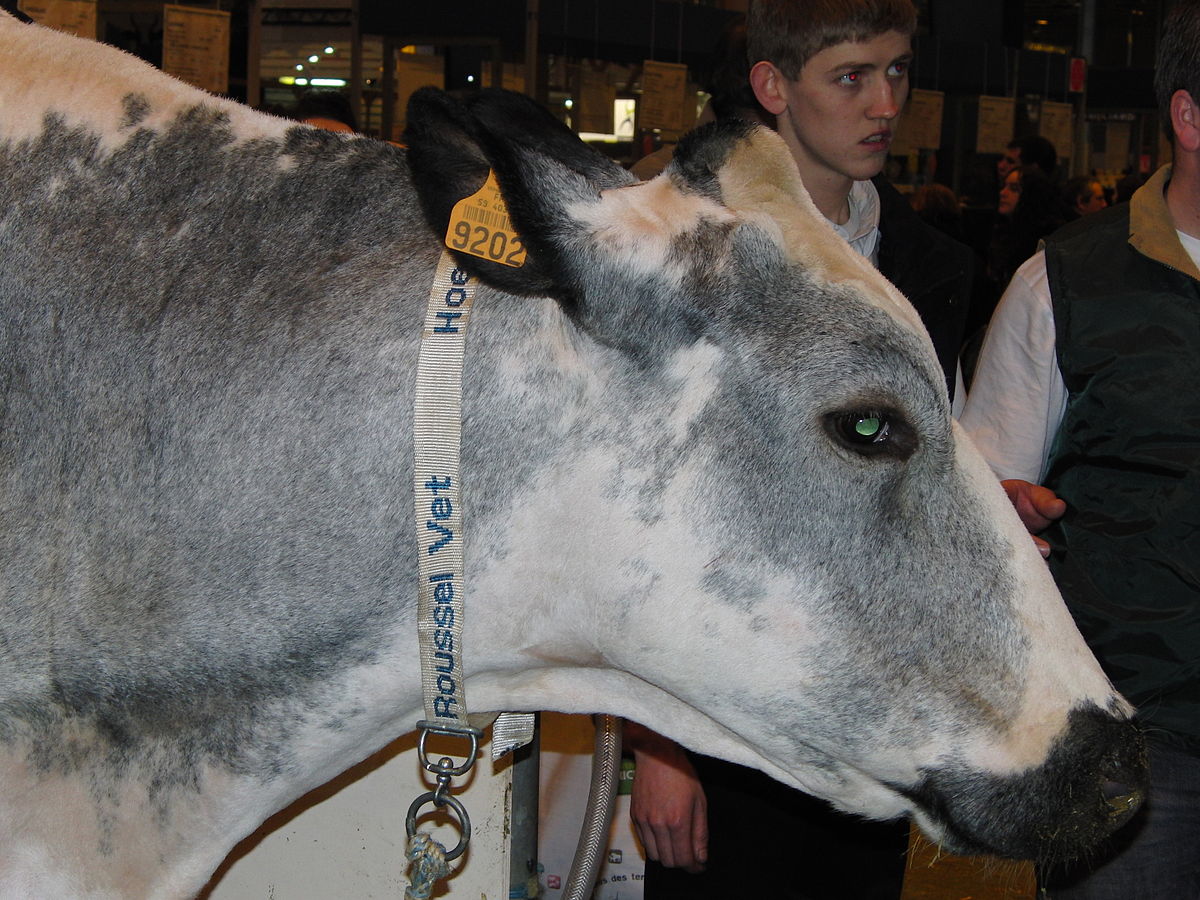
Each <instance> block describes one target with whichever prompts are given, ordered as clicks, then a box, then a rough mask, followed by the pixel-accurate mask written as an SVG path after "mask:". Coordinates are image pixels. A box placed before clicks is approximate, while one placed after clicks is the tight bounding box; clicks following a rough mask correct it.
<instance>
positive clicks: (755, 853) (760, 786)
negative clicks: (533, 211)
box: [626, 0, 971, 900]
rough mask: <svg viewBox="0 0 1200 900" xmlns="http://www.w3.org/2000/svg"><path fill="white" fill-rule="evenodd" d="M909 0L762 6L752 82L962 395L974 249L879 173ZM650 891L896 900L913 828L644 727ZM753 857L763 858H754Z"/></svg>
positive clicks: (634, 809)
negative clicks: (926, 218) (841, 805)
mask: <svg viewBox="0 0 1200 900" xmlns="http://www.w3.org/2000/svg"><path fill="white" fill-rule="evenodd" d="M915 30H916V11H915V9H914V7H913V6H912V3H911V0H754V2H752V3H751V5H750V10H749V14H748V21H747V47H748V53H749V59H748V62H751V63H753V65H751V66H750V68H749V81H750V85H751V87H752V88H753V91H754V94H755V96H756V98H757V99H758V102H759V104H760V105H761V106H762V107H763V108H764V109H765V110H766V111H767V112H768V113H770V114H771V115H773V116H774V117H775V120H776V129H777V130H778V132H779V134H780V135H781V136H782V137H783V139H784V141H785V142H786V143H787V146H788V148H789V149H790V150H791V153H792V157H793V158H794V159H795V161H796V165H797V167H798V168H799V170H800V174H801V176H802V178H803V181H804V184H805V186H806V187H807V188H808V191H809V193H810V194H811V195H812V198H813V201H814V203H815V204H816V206H817V208H818V209H819V210H820V211H821V212H822V213H823V214H824V215H825V217H826V218H827V219H828V220H829V222H830V225H831V227H833V228H834V229H835V230H836V231H837V232H838V233H839V234H841V235H842V236H843V237H844V238H845V239H846V240H847V241H849V242H850V244H851V245H852V246H853V247H854V248H855V249H856V250H857V251H858V252H859V253H861V254H863V255H864V256H866V257H868V258H869V259H870V260H871V261H872V262H874V263H875V264H876V265H877V266H878V267H879V269H880V271H881V272H882V273H883V274H884V275H885V276H887V277H888V278H889V279H890V280H891V281H892V282H893V283H894V284H895V285H896V286H897V287H898V288H899V289H900V290H901V291H902V292H903V293H904V294H905V296H907V297H908V298H909V300H910V301H912V303H913V305H914V306H915V307H916V308H917V310H918V312H919V313H920V314H921V317H922V319H923V321H924V322H925V325H926V327H927V328H928V329H929V331H930V335H931V337H932V338H933V340H934V345H935V347H936V348H937V350H938V355H939V358H940V359H941V361H942V365H943V369H944V371H945V373H946V376H947V389H948V390H951V391H953V387H954V383H955V371H956V360H957V356H958V350H959V347H960V345H961V342H962V337H963V325H964V321H965V315H966V308H967V300H968V297H969V293H970V283H971V280H970V275H971V272H970V266H971V262H970V252H969V251H968V250H967V249H966V248H965V247H963V246H962V245H959V244H957V243H955V242H954V241H952V240H950V239H949V238H947V237H945V236H944V235H942V234H941V233H939V232H936V231H934V230H933V229H932V228H930V227H928V226H927V225H925V223H924V222H923V221H922V220H921V219H920V218H919V217H918V216H917V215H916V213H914V212H913V211H912V209H911V207H910V205H909V204H908V202H907V201H906V200H905V199H904V198H903V197H901V196H900V195H899V194H898V193H897V192H896V191H895V189H894V188H892V187H891V186H890V185H888V184H887V183H886V182H884V181H882V180H878V181H876V182H872V181H871V180H870V179H873V178H877V176H879V173H880V172H881V171H882V169H883V166H884V163H885V162H886V160H887V155H888V149H889V148H890V146H891V142H892V137H893V132H894V128H895V124H896V118H897V116H898V115H899V114H900V110H901V108H902V107H903V105H904V101H905V99H906V98H907V96H908V66H909V62H910V60H911V58H912V47H911V36H912V34H913V32H914V31H915ZM626 735H627V744H628V746H630V748H631V749H632V750H633V753H634V756H635V759H636V763H637V773H636V775H635V777H634V786H633V797H632V804H631V813H632V816H633V819H634V824H635V826H636V827H637V829H638V833H639V835H640V836H641V838H642V842H643V844H644V845H645V847H646V851H647V855H648V857H649V858H650V859H651V860H652V861H656V862H651V863H650V864H648V865H647V872H646V881H645V883H644V885H645V896H646V898H647V900H663V898H687V900H703V898H714V900H715V898H722V900H726V898H729V897H743V896H761V897H772V898H781V900H782V898H795V900H817V898H822V900H825V898H843V897H844V898H850V897H853V898H856V900H895V898H898V897H899V895H900V889H901V885H902V882H903V877H904V865H905V849H906V846H907V835H908V828H907V823H905V822H892V823H871V822H864V821H863V820H860V819H857V818H854V817H851V816H847V815H843V814H841V813H838V812H836V811H834V810H833V809H832V808H831V807H830V806H829V805H828V804H826V803H824V802H822V801H820V800H816V799H814V798H812V797H808V796H806V795H804V794H801V793H800V792H798V791H793V790H791V789H789V788H786V787H784V786H782V785H780V784H777V783H775V782H772V781H771V780H770V779H768V778H767V777H766V776H764V775H762V774H760V773H758V772H754V771H752V770H750V769H746V768H743V767H741V766H734V765H732V764H729V763H724V762H721V761H719V760H714V759H710V758H707V757H702V756H696V755H690V754H687V753H686V752H685V751H683V750H682V748H680V747H679V746H678V745H676V744H674V743H673V742H671V741H669V740H667V739H666V738H663V737H661V736H659V735H656V734H654V733H652V732H649V731H648V730H647V729H645V728H642V727H641V726H638V725H635V724H632V723H630V724H629V726H628V727H627V731H626ZM751 858H752V859H753V861H752V862H751Z"/></svg>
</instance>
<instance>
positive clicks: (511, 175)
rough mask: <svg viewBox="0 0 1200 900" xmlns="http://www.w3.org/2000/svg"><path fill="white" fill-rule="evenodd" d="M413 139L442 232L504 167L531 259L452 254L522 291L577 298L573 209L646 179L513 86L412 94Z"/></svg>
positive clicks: (504, 189) (503, 179)
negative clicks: (502, 260)
mask: <svg viewBox="0 0 1200 900" xmlns="http://www.w3.org/2000/svg"><path fill="white" fill-rule="evenodd" d="M404 138H405V143H406V144H407V146H408V160H409V168H410V169H411V171H412V176H413V183H414V185H415V187H416V190H417V196H418V197H419V198H420V202H421V207H422V210H423V211H424V213H425V218H426V220H427V221H428V222H429V225H430V227H431V228H432V229H433V231H434V233H435V234H437V235H438V237H439V238H444V237H445V234H446V229H447V227H448V226H449V223H450V214H451V211H452V210H453V209H454V205H455V204H456V203H457V202H458V201H459V200H461V199H463V198H464V197H468V196H470V195H471V194H473V193H475V192H476V191H477V190H478V189H479V188H480V187H481V186H482V185H483V183H484V181H485V180H486V178H487V175H488V172H489V171H491V172H494V173H495V177H496V180H497V182H498V183H499V185H500V191H501V194H502V196H503V197H504V202H505V204H506V206H507V207H508V213H509V217H510V219H511V221H512V223H513V225H514V226H515V228H516V230H517V232H518V233H519V234H520V236H521V239H522V241H523V242H524V244H525V247H526V250H527V254H526V260H525V264H524V265H523V266H521V267H519V268H513V267H509V266H504V265H501V264H499V263H494V262H491V261H489V260H484V259H480V258H478V257H475V256H471V255H468V254H465V253H459V252H458V251H453V252H454V254H455V256H456V257H457V259H458V262H459V264H460V265H461V266H462V267H463V268H464V269H465V270H466V271H468V272H470V273H471V274H473V275H476V276H477V277H478V278H479V279H480V280H482V281H484V282H486V283H488V284H492V285H494V286H495V287H498V288H500V289H502V290H505V291H507V292H509V293H514V294H526V295H540V296H547V295H549V296H557V297H559V298H560V299H568V298H570V297H572V296H573V295H574V293H575V289H574V281H575V279H574V278H573V277H572V274H571V273H572V270H573V269H574V266H573V265H571V257H572V254H571V253H570V252H568V250H569V248H570V247H571V245H572V244H574V243H575V241H574V240H573V237H574V235H575V234H576V232H577V230H578V226H577V225H576V224H575V223H574V221H573V219H572V218H571V216H570V215H569V213H568V207H569V206H570V205H571V204H574V203H578V202H586V201H592V202H595V201H598V200H599V196H600V192H601V191H603V190H606V189H608V188H613V187H620V186H623V185H627V184H632V183H635V182H636V181H637V179H636V178H634V176H632V175H630V174H629V173H628V172H626V171H625V170H624V169H622V168H621V167H620V166H619V165H617V164H616V163H614V162H612V161H611V160H609V159H607V158H605V157H604V156H603V155H601V154H600V153H597V152H596V151H594V150H592V149H591V148H590V147H588V146H587V145H586V144H584V143H583V142H582V141H580V140H579V138H578V137H577V136H576V135H575V134H574V132H572V131H571V130H570V129H569V128H567V127H566V126H565V125H563V124H562V123H561V122H559V121H558V120H557V119H555V118H554V117H553V116H552V115H551V114H550V113H549V112H547V111H546V110H545V109H543V108H542V107H541V106H539V105H538V104H537V103H535V102H534V101H533V100H531V99H529V98H528V97H525V96H523V95H521V94H515V93H512V92H509V91H498V90H486V91H479V92H475V93H472V94H471V95H469V96H468V97H466V98H464V99H456V98H455V97H453V96H451V95H450V94H447V93H445V92H444V91H440V90H437V89H436V88H422V89H421V90H419V91H417V92H416V93H414V94H413V96H412V98H411V99H410V100H409V104H408V127H407V129H406V131H405V135H404Z"/></svg>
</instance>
